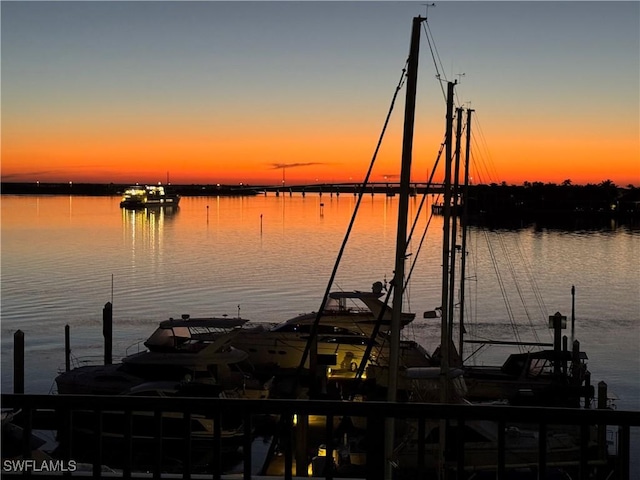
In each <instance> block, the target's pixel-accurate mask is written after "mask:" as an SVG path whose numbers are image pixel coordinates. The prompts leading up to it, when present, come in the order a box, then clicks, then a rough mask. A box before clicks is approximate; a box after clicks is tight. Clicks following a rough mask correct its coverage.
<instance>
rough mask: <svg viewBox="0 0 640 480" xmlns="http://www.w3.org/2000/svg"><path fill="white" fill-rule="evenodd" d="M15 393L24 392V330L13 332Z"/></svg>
mask: <svg viewBox="0 0 640 480" xmlns="http://www.w3.org/2000/svg"><path fill="white" fill-rule="evenodd" d="M13 393H24V332H23V331H22V330H17V331H16V333H14V334H13Z"/></svg>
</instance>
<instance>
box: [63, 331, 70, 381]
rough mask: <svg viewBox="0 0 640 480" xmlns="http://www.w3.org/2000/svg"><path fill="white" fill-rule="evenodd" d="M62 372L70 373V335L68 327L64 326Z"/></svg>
mask: <svg viewBox="0 0 640 480" xmlns="http://www.w3.org/2000/svg"><path fill="white" fill-rule="evenodd" d="M64 371H65V372H69V371H71V333H70V327H69V325H65V326H64Z"/></svg>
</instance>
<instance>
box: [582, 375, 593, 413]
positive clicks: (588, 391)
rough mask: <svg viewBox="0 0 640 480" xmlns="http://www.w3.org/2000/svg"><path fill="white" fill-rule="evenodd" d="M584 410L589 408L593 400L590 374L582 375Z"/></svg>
mask: <svg viewBox="0 0 640 480" xmlns="http://www.w3.org/2000/svg"><path fill="white" fill-rule="evenodd" d="M584 391H585V394H584V408H591V401H592V400H593V389H592V388H591V372H586V373H585V374H584Z"/></svg>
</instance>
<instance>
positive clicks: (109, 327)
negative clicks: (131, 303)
mask: <svg viewBox="0 0 640 480" xmlns="http://www.w3.org/2000/svg"><path fill="white" fill-rule="evenodd" d="M102 336H103V337H104V364H105V365H111V363H112V362H111V351H112V348H113V306H112V305H111V302H107V303H105V304H104V308H103V309H102Z"/></svg>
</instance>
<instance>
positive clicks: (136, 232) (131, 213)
mask: <svg viewBox="0 0 640 480" xmlns="http://www.w3.org/2000/svg"><path fill="white" fill-rule="evenodd" d="M179 211H180V209H179V208H177V207H172V208H144V209H135V210H130V209H127V208H123V209H121V212H122V227H123V232H124V233H125V234H126V237H127V238H128V239H129V241H130V244H129V246H130V248H131V250H132V251H135V250H136V248H137V247H138V246H139V247H140V248H143V249H145V248H148V249H150V251H158V252H161V251H162V250H163V240H164V232H163V230H164V229H165V228H166V222H169V221H172V220H173V219H174V218H175V216H176V215H177V214H178V212H179ZM140 243H141V245H139V244H140ZM142 245H144V246H142Z"/></svg>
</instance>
